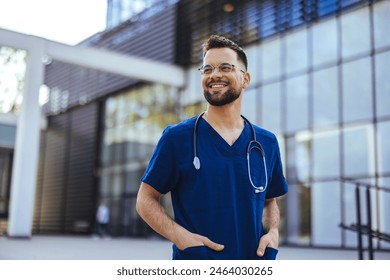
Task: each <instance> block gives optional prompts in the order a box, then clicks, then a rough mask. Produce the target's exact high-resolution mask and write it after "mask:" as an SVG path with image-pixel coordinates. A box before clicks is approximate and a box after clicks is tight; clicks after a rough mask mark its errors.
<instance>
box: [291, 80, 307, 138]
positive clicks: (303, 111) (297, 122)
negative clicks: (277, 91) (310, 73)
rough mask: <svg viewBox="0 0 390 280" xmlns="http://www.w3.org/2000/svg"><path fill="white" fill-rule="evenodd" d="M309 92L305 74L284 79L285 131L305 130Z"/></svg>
mask: <svg viewBox="0 0 390 280" xmlns="http://www.w3.org/2000/svg"><path fill="white" fill-rule="evenodd" d="M308 96H309V92H308V77H307V75H303V76H298V77H295V78H292V79H288V80H287V81H286V107H287V132H288V133H291V132H295V131H299V130H305V129H307V128H308V126H309V98H308Z"/></svg>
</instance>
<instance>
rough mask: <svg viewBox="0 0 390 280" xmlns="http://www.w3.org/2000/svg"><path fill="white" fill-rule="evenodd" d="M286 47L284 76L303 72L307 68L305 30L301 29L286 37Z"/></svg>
mask: <svg viewBox="0 0 390 280" xmlns="http://www.w3.org/2000/svg"><path fill="white" fill-rule="evenodd" d="M286 45H287V46H286V53H287V57H286V60H287V65H286V72H287V73H286V74H287V75H289V74H292V73H295V72H298V71H305V70H306V69H307V67H308V49H307V46H308V43H307V30H306V29H302V30H300V31H297V32H294V33H291V34H289V35H287V36H286Z"/></svg>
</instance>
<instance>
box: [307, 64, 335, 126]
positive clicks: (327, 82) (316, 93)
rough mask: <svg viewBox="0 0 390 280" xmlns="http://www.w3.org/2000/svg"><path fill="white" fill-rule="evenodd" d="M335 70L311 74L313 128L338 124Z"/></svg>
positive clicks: (333, 68) (329, 69) (330, 69)
mask: <svg viewBox="0 0 390 280" xmlns="http://www.w3.org/2000/svg"><path fill="white" fill-rule="evenodd" d="M337 80H338V79H337V68H336V67H332V68H328V69H324V70H321V71H316V72H314V73H313V106H314V107H313V111H314V120H313V122H314V127H315V128H320V127H324V126H328V125H336V124H338V122H339V117H338V116H339V113H338V110H339V109H338V100H339V91H338V83H337Z"/></svg>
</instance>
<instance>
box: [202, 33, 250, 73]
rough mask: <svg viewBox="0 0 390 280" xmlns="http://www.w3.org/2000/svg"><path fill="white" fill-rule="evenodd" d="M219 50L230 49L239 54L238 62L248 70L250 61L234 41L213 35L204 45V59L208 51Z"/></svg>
mask: <svg viewBox="0 0 390 280" xmlns="http://www.w3.org/2000/svg"><path fill="white" fill-rule="evenodd" d="M217 48H229V49H232V50H233V51H235V52H236V53H237V58H238V60H239V61H241V62H242V63H243V64H244V66H245V70H246V69H248V59H247V57H246V54H245V52H244V50H243V49H242V48H241V47H240V46H239V45H237V44H236V43H235V42H233V41H232V40H229V39H227V38H225V37H223V36H220V35H211V36H210V37H209V38H208V39H207V41H206V42H204V43H203V57H204V56H205V55H206V52H207V51H208V50H211V49H217Z"/></svg>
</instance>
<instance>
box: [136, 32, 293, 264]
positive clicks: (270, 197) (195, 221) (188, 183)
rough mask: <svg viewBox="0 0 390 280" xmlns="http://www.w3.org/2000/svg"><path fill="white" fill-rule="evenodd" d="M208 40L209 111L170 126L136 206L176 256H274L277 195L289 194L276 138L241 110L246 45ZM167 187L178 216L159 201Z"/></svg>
mask: <svg viewBox="0 0 390 280" xmlns="http://www.w3.org/2000/svg"><path fill="white" fill-rule="evenodd" d="M203 47H204V48H203V51H204V53H203V54H204V57H203V66H202V67H201V68H200V69H199V70H200V71H201V73H202V87H203V91H204V97H205V99H206V100H207V102H208V106H207V110H206V111H205V112H204V113H203V115H200V116H199V117H198V118H197V117H194V118H191V119H188V120H185V121H183V122H181V123H180V124H177V125H172V126H169V127H167V128H166V129H165V131H164V133H163V135H162V137H161V139H160V140H159V142H158V144H157V147H156V150H155V152H154V154H153V156H152V158H151V161H150V163H149V166H148V168H147V169H146V171H145V174H144V176H143V177H142V179H141V181H142V182H141V186H140V189H139V192H138V197H137V211H138V213H139V214H140V216H141V217H142V218H143V219H144V220H145V221H146V222H147V223H148V224H149V225H150V226H151V227H152V228H153V229H154V230H155V231H156V232H158V233H159V234H161V235H162V236H164V237H165V238H167V239H168V240H170V241H172V242H173V243H174V244H173V259H275V258H276V254H277V247H278V244H279V218H280V215H279V208H278V205H277V202H276V200H275V198H276V197H278V196H281V195H284V194H285V193H287V183H286V180H285V178H284V176H283V172H282V164H281V159H280V152H279V146H278V142H277V140H276V137H275V136H274V134H272V133H271V132H269V131H266V130H264V129H261V128H260V127H257V126H252V125H251V124H250V123H249V121H246V120H244V118H243V117H242V116H241V104H242V98H243V95H244V91H245V89H246V88H247V87H248V85H249V82H250V74H249V72H248V71H247V66H248V65H247V64H248V62H247V57H246V55H245V53H244V51H243V50H242V48H240V47H239V46H238V45H237V44H236V43H234V42H232V41H230V40H228V39H226V38H224V37H221V36H217V35H212V36H211V37H210V38H209V39H208V40H207V41H206V42H205V43H204V45H203ZM254 132H255V133H254ZM256 139H258V141H259V142H261V144H257V143H258V142H257V141H256V142H254V141H253V140H256ZM248 150H249V151H250V156H249V158H247V151H248ZM262 153H264V156H262ZM168 192H171V197H172V205H173V209H174V216H175V217H174V218H171V217H170V216H169V215H167V213H166V212H165V210H164V208H163V207H162V206H161V204H160V202H159V200H160V197H161V195H163V194H166V193H168Z"/></svg>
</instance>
